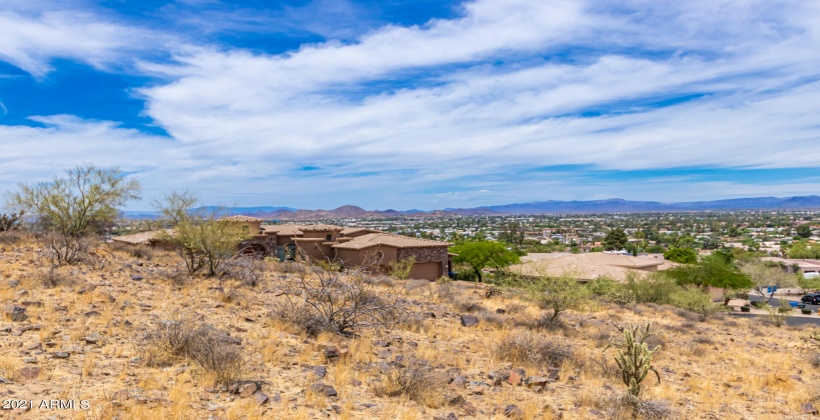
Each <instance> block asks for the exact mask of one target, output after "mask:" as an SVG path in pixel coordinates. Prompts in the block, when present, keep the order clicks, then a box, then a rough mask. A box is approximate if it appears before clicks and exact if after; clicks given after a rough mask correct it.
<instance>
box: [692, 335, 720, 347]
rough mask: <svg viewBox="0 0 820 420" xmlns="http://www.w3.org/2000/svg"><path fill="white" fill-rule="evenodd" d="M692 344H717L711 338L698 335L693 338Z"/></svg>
mask: <svg viewBox="0 0 820 420" xmlns="http://www.w3.org/2000/svg"><path fill="white" fill-rule="evenodd" d="M692 342H693V343H695V344H708V345H712V344H715V340H712V339H711V338H709V337H708V336H705V335H696V336H695V337H694V338H692Z"/></svg>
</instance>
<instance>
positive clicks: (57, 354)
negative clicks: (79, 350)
mask: <svg viewBox="0 0 820 420" xmlns="http://www.w3.org/2000/svg"><path fill="white" fill-rule="evenodd" d="M53 355H54V357H55V358H57V359H68V357H69V356H70V354H68V352H65V351H56V352H54V353H53Z"/></svg>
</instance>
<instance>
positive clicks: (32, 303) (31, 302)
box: [20, 300, 43, 308]
mask: <svg viewBox="0 0 820 420" xmlns="http://www.w3.org/2000/svg"><path fill="white" fill-rule="evenodd" d="M20 304H21V305H23V306H25V307H26V308H28V307H29V306H34V307H35V308H42V307H43V302H42V301H40V300H24V301H22V302H20Z"/></svg>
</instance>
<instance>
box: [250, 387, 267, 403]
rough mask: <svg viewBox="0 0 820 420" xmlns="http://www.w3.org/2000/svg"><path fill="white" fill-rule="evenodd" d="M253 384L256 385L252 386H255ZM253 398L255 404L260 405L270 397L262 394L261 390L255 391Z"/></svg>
mask: <svg viewBox="0 0 820 420" xmlns="http://www.w3.org/2000/svg"><path fill="white" fill-rule="evenodd" d="M255 386H256V385H254V387H255ZM253 399H254V400H256V403H257V404H259V405H262V404H264V403H266V402H268V400H269V399H270V398H268V396H267V395H265V394H263V393H262V391H256V392H255V393H254V394H253Z"/></svg>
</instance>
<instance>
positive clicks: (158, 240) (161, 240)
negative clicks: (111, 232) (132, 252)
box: [111, 229, 174, 249]
mask: <svg viewBox="0 0 820 420" xmlns="http://www.w3.org/2000/svg"><path fill="white" fill-rule="evenodd" d="M173 232H174V231H173V230H170V229H165V230H152V231H149V232H139V233H133V234H130V235H120V236H115V237H113V238H111V241H112V242H114V243H117V244H124V245H130V246H149V247H153V248H165V249H170V248H172V247H173V245H172V244H171V243H170V242H168V241H167V240H166V238H167V236H166V235H173Z"/></svg>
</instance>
